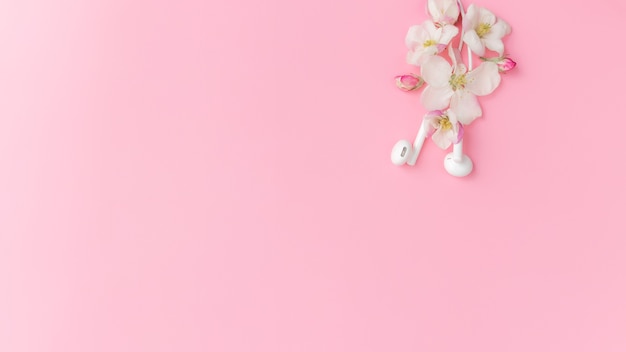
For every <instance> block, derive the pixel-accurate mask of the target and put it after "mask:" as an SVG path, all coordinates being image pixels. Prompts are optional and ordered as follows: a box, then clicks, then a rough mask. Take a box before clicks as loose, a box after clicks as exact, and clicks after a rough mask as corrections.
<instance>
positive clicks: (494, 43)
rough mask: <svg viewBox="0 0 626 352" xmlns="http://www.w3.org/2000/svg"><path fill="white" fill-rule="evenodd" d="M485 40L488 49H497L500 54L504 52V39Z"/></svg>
mask: <svg viewBox="0 0 626 352" xmlns="http://www.w3.org/2000/svg"><path fill="white" fill-rule="evenodd" d="M484 42H485V46H486V47H487V49H489V50H491V51H495V52H496V53H498V55H500V56H502V55H503V54H504V43H503V42H502V39H495V38H494V39H485V40H484Z"/></svg>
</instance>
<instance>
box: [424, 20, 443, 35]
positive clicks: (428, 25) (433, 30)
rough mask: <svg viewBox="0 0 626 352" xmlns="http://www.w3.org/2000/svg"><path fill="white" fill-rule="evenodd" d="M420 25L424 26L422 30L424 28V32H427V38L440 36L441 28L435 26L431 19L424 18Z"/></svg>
mask: <svg viewBox="0 0 626 352" xmlns="http://www.w3.org/2000/svg"><path fill="white" fill-rule="evenodd" d="M422 26H423V27H424V30H426V33H428V39H436V38H438V37H439V36H440V33H441V29H440V28H437V27H436V26H435V24H434V23H433V21H431V20H426V21H424V23H422Z"/></svg>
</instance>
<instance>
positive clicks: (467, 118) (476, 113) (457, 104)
mask: <svg viewBox="0 0 626 352" xmlns="http://www.w3.org/2000/svg"><path fill="white" fill-rule="evenodd" d="M422 95H423V94H422ZM450 110H453V111H454V113H455V114H456V118H457V119H458V120H459V122H460V123H462V124H464V125H469V124H470V123H472V121H474V120H475V119H476V118H477V117H480V116H481V115H482V114H483V111H482V109H481V108H480V103H478V98H476V96H475V95H474V94H472V93H470V92H467V91H464V90H457V91H456V92H454V95H453V96H452V99H451V100H450Z"/></svg>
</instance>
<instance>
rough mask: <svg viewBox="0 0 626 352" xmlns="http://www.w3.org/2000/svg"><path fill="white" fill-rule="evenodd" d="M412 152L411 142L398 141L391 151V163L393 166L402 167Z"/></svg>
mask: <svg viewBox="0 0 626 352" xmlns="http://www.w3.org/2000/svg"><path fill="white" fill-rule="evenodd" d="M412 152H413V146H412V145H411V142H409V141H407V140H406V139H403V140H399V141H398V142H397V143H396V144H395V145H394V146H393V148H392V149H391V162H392V163H393V164H394V165H398V166H400V165H404V164H406V161H407V160H408V159H409V156H410V155H411V153H412Z"/></svg>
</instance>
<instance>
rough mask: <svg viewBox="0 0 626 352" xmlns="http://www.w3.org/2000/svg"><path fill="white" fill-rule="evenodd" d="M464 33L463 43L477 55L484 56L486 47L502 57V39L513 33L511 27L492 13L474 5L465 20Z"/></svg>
mask: <svg viewBox="0 0 626 352" xmlns="http://www.w3.org/2000/svg"><path fill="white" fill-rule="evenodd" d="M463 31H464V34H463V41H464V42H465V43H466V44H467V45H468V46H469V47H470V49H471V50H472V51H473V52H474V53H475V54H476V55H479V56H483V55H484V54H485V47H486V48H487V49H489V50H492V51H495V52H497V53H498V54H499V55H500V56H502V54H503V53H504V43H502V37H504V36H505V35H508V34H510V33H511V27H510V26H509V25H508V24H507V23H506V22H505V21H503V20H502V19H497V18H496V16H495V15H494V14H493V13H491V11H489V10H487V9H485V8H482V7H478V6H474V4H472V5H470V6H469V8H468V9H467V13H466V14H465V17H464V18H463Z"/></svg>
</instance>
